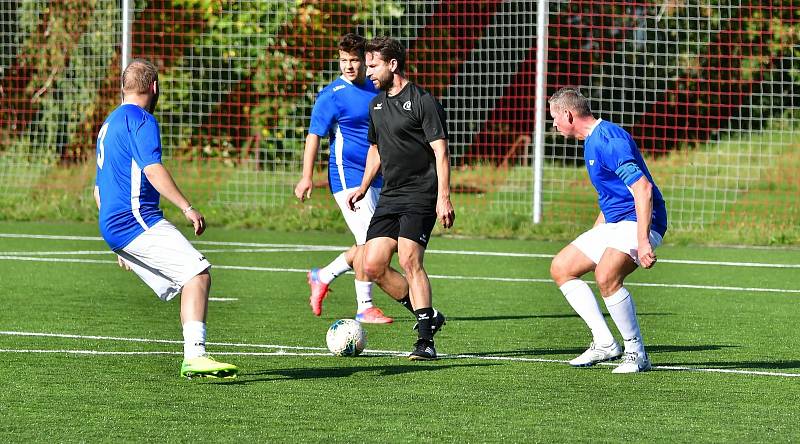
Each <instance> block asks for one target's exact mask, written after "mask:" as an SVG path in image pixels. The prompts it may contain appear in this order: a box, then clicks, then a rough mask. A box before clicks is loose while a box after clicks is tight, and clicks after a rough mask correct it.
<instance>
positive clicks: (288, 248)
mask: <svg viewBox="0 0 800 444" xmlns="http://www.w3.org/2000/svg"><path fill="white" fill-rule="evenodd" d="M0 238H20V239H49V240H78V241H96V242H103V239H102V238H101V237H91V236H61V235H45V234H17V233H0ZM192 243H193V244H197V245H217V246H233V247H255V248H247V249H244V248H243V249H223V250H203V252H209V253H210V252H214V253H225V252H230V253H262V252H264V253H269V252H308V251H343V250H345V249H347V248H348V247H349V246H343V245H303V244H271V243H259V242H224V241H204V240H193V241H192ZM742 248H744V247H742ZM753 249H759V248H757V247H753ZM762 249H763V248H762ZM777 249H778V250H780V249H779V248H777ZM425 252H426V253H429V254H454V255H462V256H498V257H523V258H539V259H551V258H552V257H553V255H552V254H548V253H510V252H502V251H469V250H435V249H428V250H425ZM11 254H25V253H23V252H19V253H0V255H11ZM38 254H43V253H41V252H40V253H38ZM54 254H56V253H54ZM57 254H65V253H63V252H59V253H57ZM87 254H88V252H87ZM92 254H94V253H92ZM25 255H27V254H25ZM30 255H33V253H31V254H30ZM659 263H666V264H685V265H717V266H724V267H755V268H800V264H773V263H764V262H732V261H701V260H688V259H659Z"/></svg>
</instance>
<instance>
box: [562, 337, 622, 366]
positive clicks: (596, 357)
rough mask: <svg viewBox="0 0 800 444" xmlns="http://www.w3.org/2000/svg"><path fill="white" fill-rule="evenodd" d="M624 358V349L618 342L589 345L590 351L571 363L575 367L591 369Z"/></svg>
mask: <svg viewBox="0 0 800 444" xmlns="http://www.w3.org/2000/svg"><path fill="white" fill-rule="evenodd" d="M620 356H622V349H621V348H619V344H617V342H616V341H614V342H612V343H611V344H609V345H597V344H595V343H594V342H592V343H591V344H589V349H588V350H586V351H585V352H583V353H582V354H581V355H580V356H578V357H577V358H575V359H573V360H571V361H569V365H571V366H573V367H591V366H593V365H595V364H597V363H599V362H605V361H613V360H614V359H618V358H619V357H620Z"/></svg>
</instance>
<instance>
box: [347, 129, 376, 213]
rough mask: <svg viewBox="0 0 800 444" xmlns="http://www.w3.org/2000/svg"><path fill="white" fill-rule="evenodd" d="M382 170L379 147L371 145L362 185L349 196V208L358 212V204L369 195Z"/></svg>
mask: <svg viewBox="0 0 800 444" xmlns="http://www.w3.org/2000/svg"><path fill="white" fill-rule="evenodd" d="M380 170H381V155H380V154H379V153H378V145H370V146H369V151H367V164H366V165H365V166H364V178H363V179H361V185H360V186H359V187H358V189H357V190H355V191H353V192H352V193H350V195H349V196H347V206H348V207H349V208H350V209H351V210H352V211H355V210H356V202H358V201H359V200H361V199H363V198H364V195H366V194H367V190H369V186H370V184H372V181H373V180H374V179H375V176H377V175H378V171H380Z"/></svg>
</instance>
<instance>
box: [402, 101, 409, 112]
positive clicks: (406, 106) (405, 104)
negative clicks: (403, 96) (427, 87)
mask: <svg viewBox="0 0 800 444" xmlns="http://www.w3.org/2000/svg"><path fill="white" fill-rule="evenodd" d="M403 109H404V110H406V111H411V101H410V100H406V102H405V103H404V104H403Z"/></svg>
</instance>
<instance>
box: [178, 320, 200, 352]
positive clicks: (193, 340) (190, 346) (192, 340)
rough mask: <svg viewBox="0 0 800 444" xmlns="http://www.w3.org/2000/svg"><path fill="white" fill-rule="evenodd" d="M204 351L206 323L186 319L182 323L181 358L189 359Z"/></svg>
mask: <svg viewBox="0 0 800 444" xmlns="http://www.w3.org/2000/svg"><path fill="white" fill-rule="evenodd" d="M205 353H206V323H205V322H200V321H187V322H186V323H185V324H183V358H184V359H191V358H196V357H198V356H202V355H204V354H205Z"/></svg>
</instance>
